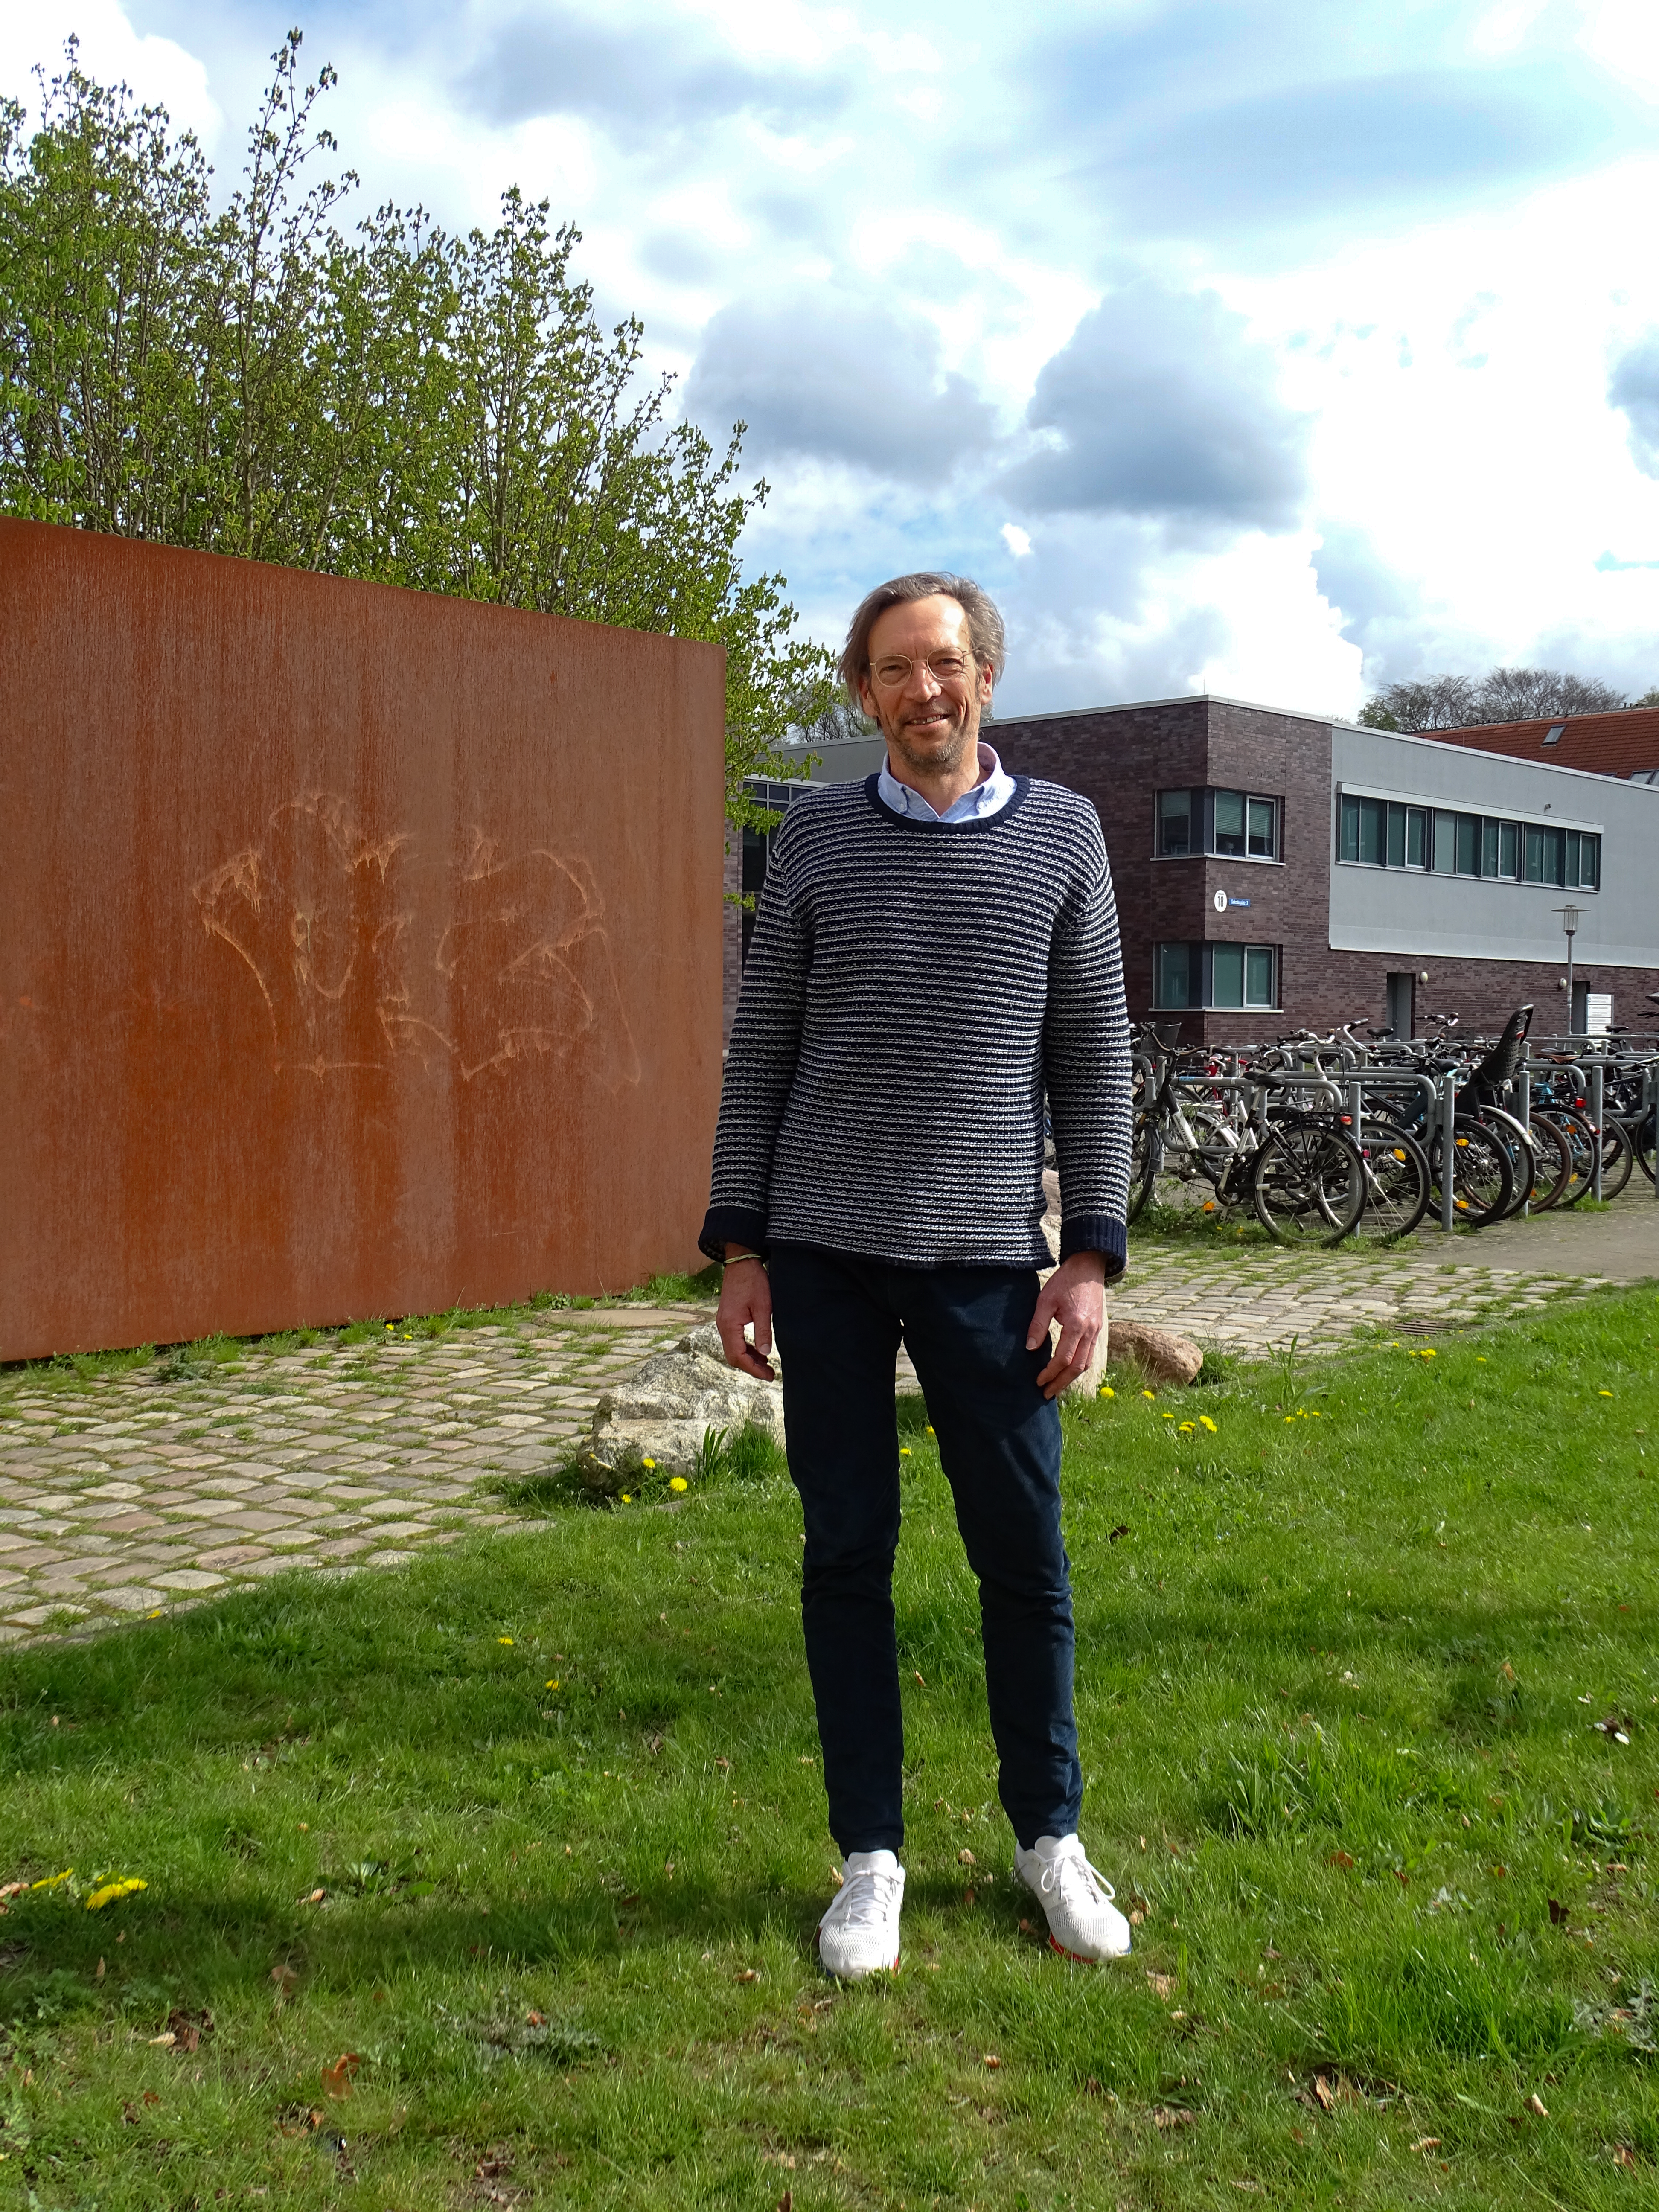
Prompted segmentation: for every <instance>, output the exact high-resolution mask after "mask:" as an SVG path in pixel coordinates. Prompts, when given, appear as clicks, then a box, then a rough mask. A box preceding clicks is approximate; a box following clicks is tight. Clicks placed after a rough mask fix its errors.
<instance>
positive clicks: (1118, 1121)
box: [700, 776, 1130, 1275]
mask: <svg viewBox="0 0 1659 2212" xmlns="http://www.w3.org/2000/svg"><path fill="white" fill-rule="evenodd" d="M876 781H877V780H876V778H875V777H874V776H871V777H870V778H869V779H868V781H866V782H864V783H852V784H832V785H829V786H828V787H826V788H825V789H824V790H823V791H822V792H821V793H820V792H814V793H812V794H811V796H810V797H806V796H803V797H801V798H800V799H797V801H796V802H795V804H794V805H793V806H791V808H790V809H789V811H788V812H787V814H786V815H785V817H784V818H783V821H782V823H781V825H780V827H779V828H778V829H777V832H776V834H775V836H774V838H773V840H772V853H771V862H770V866H769V868H768V871H767V877H766V887H765V889H764V890H763V892H762V894H761V901H760V911H759V914H758V915H757V919H756V924H755V933H754V936H753V939H752V940H751V942H750V949H749V958H748V963H747V964H746V966H745V968H744V978H743V992H742V995H741V997H740V998H739V1000H738V1011H737V1018H736V1020H735V1022H734V1024H733V1025H732V1044H731V1050H730V1052H729V1054H728V1055H727V1059H726V1079H725V1083H724V1085H723V1088H722V1091H721V1097H720V1124H719V1127H718V1128H717V1130H716V1132H715V1137H714V1188H713V1194H712V1202H711V1204H710V1206H709V1209H708V1217H707V1218H706V1220H705V1222H704V1224H703V1230H702V1238H701V1240H700V1241H701V1243H702V1249H703V1250H704V1251H705V1252H707V1253H708V1254H709V1255H710V1256H711V1257H714V1258H718V1257H720V1256H721V1255H723V1254H724V1251H725V1249H726V1243H728V1242H731V1243H743V1244H748V1245H750V1246H753V1247H755V1248H757V1249H761V1250H765V1249H768V1248H769V1246H770V1245H771V1244H773V1243H797V1244H815V1245H820V1246H827V1247H829V1249H832V1250H836V1251H842V1252H850V1253H857V1254H860V1255H865V1256H866V1257H870V1258H874V1259H881V1260H889V1261H900V1262H907V1263H909V1264H912V1265H915V1266H921V1267H944V1266H951V1265H974V1264H987V1263H989V1264H996V1265H1001V1266H1013V1267H1047V1266H1048V1264H1049V1253H1048V1245H1047V1243H1046V1242H1045V1241H1044V1238H1043V1235H1042V1214H1043V1210H1044V1208H1043V1193H1042V1159H1043V1152H1042V1108H1043V1093H1044V1091H1045V1090H1046V1091H1047V1093H1048V1112H1049V1118H1050V1121H1051V1125H1052V1127H1053V1132H1054V1150H1055V1153H1056V1155H1057V1161H1058V1166H1059V1170H1060V1196H1061V1203H1062V1215H1061V1231H1060V1256H1061V1257H1062V1258H1063V1259H1064V1258H1069V1257H1070V1255H1072V1254H1073V1252H1084V1251H1095V1252H1101V1253H1103V1254H1104V1255H1105V1256H1106V1272H1107V1273H1108V1274H1109V1275H1113V1274H1115V1273H1118V1272H1119V1271H1120V1270H1121V1267H1122V1266H1123V1262H1124V1255H1125V1237H1124V1224H1123V1217H1124V1208H1125V1204H1126V1200H1127V1191H1128V1170H1129V1127H1130V1103H1129V1030H1128V1024H1127V1018H1126V1016H1125V1012H1124V1004H1123V981H1122V969H1121V960H1120V957H1119V951H1118V937H1117V915H1116V909H1115V906H1114V904H1113V900H1112V884H1111V876H1110V873H1109V870H1108V867H1107V864H1106V849H1105V846H1104V844H1103V841H1102V838H1101V834H1100V824H1099V823H1098V821H1097V818H1096V816H1095V812H1094V809H1093V808H1092V807H1091V805H1089V804H1088V802H1087V801H1086V800H1085V799H1079V797H1078V796H1077V795H1076V794H1075V793H1073V792H1069V791H1066V790H1064V789H1063V788H1062V787H1060V785H1058V784H1052V783H1039V782H1035V781H1032V780H1031V779H1030V777H1027V776H1020V777H1018V778H1017V779H1016V788H1015V793H1014V796H1013V797H1012V799H1010V800H1009V802H1008V804H1007V805H1006V806H1005V807H1003V808H1002V809H1001V811H1000V812H998V813H996V814H994V815H990V816H988V817H982V818H981V819H979V820H976V821H966V822H957V823H944V822H932V823H928V822H920V821H913V820H909V819H907V818H904V817H901V816H899V815H897V814H896V813H894V812H893V811H891V810H890V808H889V807H887V806H886V805H884V804H883V802H882V800H881V799H880V798H879V797H878V793H877V789H876Z"/></svg>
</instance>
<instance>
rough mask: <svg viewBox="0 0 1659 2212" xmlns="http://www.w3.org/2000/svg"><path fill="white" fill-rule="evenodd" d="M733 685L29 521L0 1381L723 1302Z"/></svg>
mask: <svg viewBox="0 0 1659 2212" xmlns="http://www.w3.org/2000/svg"><path fill="white" fill-rule="evenodd" d="M724 673H725V670H724V659H723V656H722V655H721V653H720V651H719V650H718V649H717V648H716V647H712V646H703V645H694V644H688V643H685V642H684V641H678V640H675V639H670V638H664V637H658V636H653V635H644V634H641V633H637V632H634V631H624V630H616V629H605V628H603V627H601V626H600V625H599V624H596V623H578V622H570V621H566V620H564V619H562V618H561V617H556V616H551V615H534V614H526V613H523V612H520V611H516V610H513V609H507V608H499V607H485V606H478V605H473V604H471V603H470V602H467V601H463V600H456V599H439V598H435V597H432V596H429V595H428V594H424V593H420V592H404V591H398V590H394V589H392V588H390V587H388V586H381V585H374V584H356V583H347V582H342V581H340V580H336V579H332V578H327V577H321V576H313V575H308V574H302V573H300V572H297V571H294V570H289V569H281V568H267V567H264V566H262V565H260V564H258V563H256V562H240V561H230V560H225V559H222V558H219V557H216V556H212V555H207V554H196V553H182V552H177V551H173V550H168V549H167V548H164V547H158V546H151V545H143V544H134V543H132V542H131V541H130V540H125V539H120V538H100V537H95V536H93V535H91V534H90V533H87V532H78V531H72V530H64V529H58V528H54V527H52V526H47V525H46V524H40V523H26V522H11V521H0V700H3V702H4V703H3V708H0V713H3V723H0V730H3V737H0V1358H6V1359H15V1358H24V1357H28V1356H33V1355H37V1354H40V1353H46V1352H73V1351H83V1350H90V1349H94V1348H100V1347H106V1346H116V1345H126V1344H139V1343H149V1342H155V1343H172V1342H178V1341H180V1340H185V1339H189V1338H192V1337H196V1336H201V1335H204V1334H210V1332H212V1331H214V1330H218V1329H222V1330H225V1331H227V1332H229V1333H232V1334H246V1333H249V1332H252V1331H257V1330H265V1329H274V1328H289V1327H294V1326H297V1325H301V1324H305V1323H320V1322H336V1321H340V1320H343V1319H345V1318H348V1317H356V1316H368V1315H380V1314H385V1315H395V1314H404V1313H416V1312H424V1311H431V1310H436V1309H439V1308H441V1307H444V1306H447V1305H449V1304H485V1303H491V1302H496V1301H504V1300H507V1299H512V1298H518V1297H525V1296H526V1295H527V1294H528V1293H529V1292H530V1291H533V1290H540V1289H550V1290H566V1291H600V1290H604V1289H619V1288H621V1287H623V1285H626V1284H629V1283H633V1282H637V1281H640V1280H641V1279H643V1278H645V1277H647V1276H648V1275H650V1274H652V1273H653V1272H656V1271H659V1270H662V1269H666V1268H671V1267H686V1266H696V1265H697V1264H699V1262H698V1261H697V1258H696V1231H697V1228H698V1226H699V1225H700V1223H701V1220H702V1211H703V1207H704V1206H705V1204H706V1202H707V1196H708V1146H709V1141H710V1137H711V1133H712V1130H713V1127H714V1114H715V1109H716V1106H717V1104H718V1100H719V1090H720V923H721V895H720V856H721V851H722V845H723V808H722V803H721V802H722V793H723V771H722V760H721V751H722V730H723V720H724Z"/></svg>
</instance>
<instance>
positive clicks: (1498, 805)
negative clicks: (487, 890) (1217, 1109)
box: [727, 696, 1659, 1043]
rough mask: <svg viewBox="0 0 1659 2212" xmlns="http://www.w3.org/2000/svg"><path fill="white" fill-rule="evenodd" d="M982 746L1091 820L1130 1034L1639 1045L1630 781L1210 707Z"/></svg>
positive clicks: (1646, 835)
mask: <svg viewBox="0 0 1659 2212" xmlns="http://www.w3.org/2000/svg"><path fill="white" fill-rule="evenodd" d="M985 734H986V736H987V738H988V740H989V741H990V742H991V743H992V744H994V745H995V746H996V748H997V750H998V751H999V752H1000V755H1001V757H1002V760H1003V763H1004V765H1005V766H1006V767H1007V768H1008V769H1010V770H1012V772H1013V773H1014V774H1016V775H1035V776H1042V777H1044V778H1046V779H1048V780H1049V781H1053V782H1055V783H1061V784H1065V785H1066V786H1067V787H1069V788H1071V789H1072V790H1073V791H1077V792H1079V793H1082V794H1083V795H1084V796H1085V798H1087V799H1090V800H1091V801H1092V803H1093V805H1094V806H1095V808H1096V811H1097V813H1098V814H1099V816H1100V820H1101V825H1102V828H1103V831H1104V834H1105V838H1106V846H1107V851H1108V853H1109V855H1110V858H1111V864H1112V874H1113V880H1114V883H1115V888H1116V893H1117V904H1118V915H1119V922H1120V927H1121V933H1122V940H1123V956H1124V980H1125V987H1126V990H1127V996H1128V1002H1129V1012H1130V1014H1131V1017H1132V1018H1133V1019H1134V1020H1136V1021H1139V1022H1146V1021H1156V1022H1157V1023H1158V1024H1159V1025H1160V1026H1170V1025H1173V1024H1176V1023H1177V1022H1178V1023H1179V1024H1180V1036H1181V1038H1182V1042H1187V1043H1195V1042H1255V1041H1260V1040H1264V1039H1268V1038H1273V1037H1276V1036H1282V1035H1284V1034H1285V1033H1287V1032H1288V1031H1290V1030H1295V1029H1300V1028H1304V1027H1305V1028H1310V1029H1315V1030H1321V1031H1326V1030H1330V1029H1332V1028H1333V1027H1334V1025H1335V1024H1338V1023H1340V1022H1346V1021H1358V1022H1360V1023H1363V1024H1367V1025H1370V1026H1374V1027H1378V1028H1382V1027H1393V1028H1395V1030H1397V1031H1401V1032H1404V1033H1408V1034H1419V1033H1420V1032H1421V1030H1422V1028H1423V1026H1424V1024H1425V1018H1426V1017H1427V1016H1428V1015H1430V1014H1431V1013H1456V1014H1457V1015H1459V1017H1460V1018H1461V1026H1462V1028H1463V1029H1464V1030H1466V1031H1473V1032H1476V1033H1480V1032H1486V1031H1490V1030H1495V1029H1497V1028H1498V1027H1500V1026H1501V1024H1502V1023H1503V1021H1504V1018H1506V1016H1507V1015H1508V1014H1509V1012H1510V1010H1511V1009H1512V1008H1513V1007H1514V1006H1517V1005H1520V1004H1522V1003H1524V1002H1528V1001H1530V1002H1531V1003H1532V1004H1533V1005H1534V1006H1535V1007H1536V1008H1537V1014H1536V1017H1535V1019H1534V1033H1535V1034H1536V1035H1539V1036H1547V1035H1553V1034H1559V1033H1565V1032H1566V1031H1567V1030H1569V1028H1570V1027H1576V1028H1577V1029H1579V1030H1582V1029H1583V1024H1584V1021H1585V1019H1586V1018H1587V1017H1588V1013H1589V1010H1590V1009H1592V1008H1594V1009H1595V1010H1596V1011H1598V1012H1599V1011H1600V1010H1601V1006H1602V1004H1603V1001H1604V1000H1611V1018H1612V1019H1613V1021H1614V1022H1615V1023H1616V1024H1620V1025H1622V1026H1625V1027H1629V1028H1633V1029H1649V1030H1651V1029H1654V1028H1656V1027H1659V1007H1656V1006H1653V1005H1652V1004H1651V1003H1650V1001H1649V1000H1648V997H1647V994H1649V993H1650V992H1653V991H1656V990H1659V870H1656V868H1655V866H1654V861H1653V854H1655V852H1656V851H1659V787H1655V786H1653V785H1652V784H1650V783H1649V782H1647V781H1645V780H1641V781H1624V780H1620V779H1618V778H1615V777H1613V776H1611V775H1606V774H1594V773H1588V772H1586V771H1585V770H1583V769H1573V768H1570V767H1566V766H1564V765H1559V764H1558V763H1555V762H1554V761H1553V760H1551V759H1550V758H1549V757H1547V755H1546V757H1544V758H1542V759H1527V758H1521V757H1515V756H1513V755H1504V754H1502V753H1500V752H1498V750H1495V749H1493V750H1487V749H1485V748H1474V747H1470V746H1467V745H1460V744H1440V743H1437V741H1436V740H1435V739H1434V738H1429V737H1413V736H1402V735H1401V734H1399V733H1397V732H1386V731H1373V730H1369V729H1361V728H1358V727H1357V726H1353V725H1351V724H1343V723H1334V722H1331V721H1329V720H1323V719H1321V718H1318V717H1316V716H1310V715H1305V714H1285V713H1281V712H1279V711H1277V710H1275V709H1273V708H1265V707H1260V706H1254V705H1251V704H1249V702H1244V701H1241V700H1234V699H1225V698H1219V697H1215V696H1196V697H1190V698H1185V699H1168V700H1157V701H1151V702H1146V703H1144V704H1140V705H1135V706H1124V707H1108V708H1097V709H1087V710H1083V711H1079V712H1073V713H1065V714H1030V715H1016V716H1010V717H1008V718H1006V719H998V720H995V721H994V722H992V723H990V724H989V725H987V729H986V732H985ZM883 751H884V748H883V745H882V742H881V740H880V739H879V738H875V739H863V740H852V741H847V742H843V743H840V744H834V745H830V746H826V747H823V748H821V749H820V752H819V756H818V760H817V765H816V766H815V767H814V768H813V769H811V778H812V780H813V781H820V782H822V781H834V782H840V781H848V780H850V779H852V778H855V777H856V778H862V777H863V776H866V775H869V774H871V773H872V771H873V770H874V769H876V768H878V766H879V765H880V763H881V760H882V757H883ZM800 757H801V764H802V769H803V771H805V752H804V750H803V751H802V753H801V756H800ZM796 788H799V785H797V786H796ZM788 789H789V787H776V786H773V787H768V791H767V793H766V794H765V795H766V796H767V797H768V798H769V799H770V801H771V803H774V804H776V803H780V802H781V801H784V800H787V796H788ZM757 795H761V794H760V793H758V792H757ZM737 842H738V840H737V838H736V836H735V835H734V836H733V839H732V843H733V845H734V846H735V845H736V843H737ZM749 842H750V848H751V849H750V853H749V854H748V859H747V864H746V873H747V876H748V878H750V879H751V880H752V881H754V882H758V881H759V880H760V878H761V872H762V870H763V866H764V853H763V848H762V841H757V840H756V839H755V838H754V837H753V836H752V833H751V835H750V840H749ZM727 867H728V874H730V872H731V870H732V860H731V858H730V856H729V855H728V861H727ZM1568 905H1571V906H1572V907H1573V908H1575V909H1576V910H1577V915H1578V921H1577V936H1576V939H1575V940H1574V942H1575V961H1574V981H1575V984H1576V986H1577V987H1576V988H1575V990H1574V993H1573V998H1572V1001H1571V1005H1570V1003H1569V1000H1568V998H1567V994H1566V990H1565V983H1566V977H1567V960H1566V951H1567V940H1566V938H1565V935H1564V934H1563V931H1562V917H1561V908H1563V907H1565V906H1568ZM731 957H732V955H731V954H730V952H728V960H730V959H731ZM727 1021H728V1027H729V1022H730V1009H729V1005H728V1013H727Z"/></svg>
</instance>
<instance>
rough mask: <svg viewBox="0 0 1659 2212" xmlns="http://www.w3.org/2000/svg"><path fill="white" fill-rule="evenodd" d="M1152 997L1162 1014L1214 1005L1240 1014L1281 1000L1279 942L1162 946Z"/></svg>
mask: <svg viewBox="0 0 1659 2212" xmlns="http://www.w3.org/2000/svg"><path fill="white" fill-rule="evenodd" d="M1152 995H1153V1000H1154V1003H1155V1005H1156V1006H1158V1009H1159V1010H1160V1011H1161V1012H1169V1013H1177V1012H1183V1011H1187V1010H1196V1009H1200V1008H1203V1007H1214V1008H1216V1009H1218V1010H1219V1011H1221V1012H1228V1011H1232V1012H1237V1011H1240V1010H1248V1009H1250V1008H1253V1007H1258V1006H1259V1007H1261V1008H1263V1009H1267V1008H1272V1007H1275V1006H1278V1004H1279V948H1278V947H1277V946H1276V945H1213V944H1193V943H1188V944H1175V945H1158V947H1157V950H1156V952H1155V955H1154V959H1153V967H1152Z"/></svg>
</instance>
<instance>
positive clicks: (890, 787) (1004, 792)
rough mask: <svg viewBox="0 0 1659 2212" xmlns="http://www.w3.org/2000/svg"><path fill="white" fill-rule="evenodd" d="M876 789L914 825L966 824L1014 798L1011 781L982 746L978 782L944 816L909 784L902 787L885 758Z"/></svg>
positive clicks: (990, 752) (949, 807)
mask: <svg viewBox="0 0 1659 2212" xmlns="http://www.w3.org/2000/svg"><path fill="white" fill-rule="evenodd" d="M876 789H877V791H878V793H880V795H881V797H882V799H883V800H884V803H885V804H886V805H889V806H890V807H891V808H892V810H893V811H894V813H895V814H904V815H908V817H910V819H911V820H912V821H914V822H969V821H973V820H975V819H976V818H979V817H983V816H985V815H987V814H995V813H998V812H1000V810H1001V809H1002V808H1003V807H1005V806H1006V805H1007V804H1008V801H1009V800H1010V799H1012V797H1013V795H1014V779H1013V778H1012V776H1011V775H1009V773H1008V771H1007V770H1006V769H1005V768H1004V767H1003V765H1002V763H1001V762H1000V760H999V759H998V757H997V756H996V754H995V752H994V750H992V748H991V747H990V746H989V745H987V744H981V746H980V748H979V781H978V782H977V783H976V784H975V786H974V787H973V788H972V790H971V791H964V792H963V794H962V797H961V798H960V799H957V800H956V801H955V803H954V804H953V805H950V806H947V807H946V808H945V811H944V813H943V814H936V813H935V812H934V811H933V808H932V806H930V805H929V804H928V803H927V800H926V799H924V798H923V797H922V795H921V793H920V792H919V791H915V790H913V789H912V787H910V785H908V783H901V782H900V781H899V780H898V778H897V777H896V775H894V774H893V772H892V769H891V768H890V766H889V764H888V763H887V760H886V758H885V757H884V758H883V761H882V764H881V773H880V775H878V777H877V779H876Z"/></svg>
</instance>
